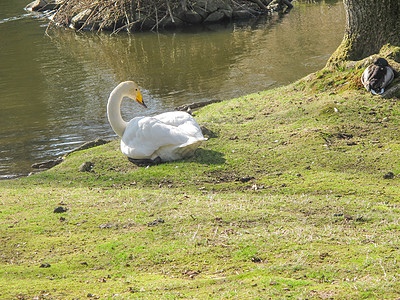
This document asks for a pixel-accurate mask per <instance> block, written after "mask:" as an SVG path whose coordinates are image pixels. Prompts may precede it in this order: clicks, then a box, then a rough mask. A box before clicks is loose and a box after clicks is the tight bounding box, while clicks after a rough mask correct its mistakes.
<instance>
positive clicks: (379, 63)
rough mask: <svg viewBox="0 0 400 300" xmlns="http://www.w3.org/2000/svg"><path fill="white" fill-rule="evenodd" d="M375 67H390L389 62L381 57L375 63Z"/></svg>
mask: <svg viewBox="0 0 400 300" xmlns="http://www.w3.org/2000/svg"><path fill="white" fill-rule="evenodd" d="M374 65H377V66H380V67H387V66H388V65H389V63H388V61H387V60H386V59H384V58H382V57H379V58H378V59H377V60H375V61H374Z"/></svg>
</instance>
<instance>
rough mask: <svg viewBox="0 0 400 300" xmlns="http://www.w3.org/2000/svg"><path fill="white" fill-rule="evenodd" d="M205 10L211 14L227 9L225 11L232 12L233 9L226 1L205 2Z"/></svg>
mask: <svg viewBox="0 0 400 300" xmlns="http://www.w3.org/2000/svg"><path fill="white" fill-rule="evenodd" d="M204 8H205V9H206V10H208V11H209V12H215V11H217V10H219V9H225V10H230V11H232V7H231V6H230V5H229V4H228V3H227V2H226V1H223V0H212V1H210V0H208V1H205V5H204Z"/></svg>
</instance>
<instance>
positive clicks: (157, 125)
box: [121, 117, 204, 159]
mask: <svg viewBox="0 0 400 300" xmlns="http://www.w3.org/2000/svg"><path fill="white" fill-rule="evenodd" d="M203 139H204V138H203ZM191 140H193V142H195V141H196V139H195V138H193V137H191V136H190V135H188V134H187V132H186V131H185V130H182V129H181V128H180V127H179V126H177V127H176V126H173V125H170V124H167V123H164V122H162V121H161V120H159V119H157V118H156V117H140V118H134V119H132V120H131V121H130V122H129V123H128V125H127V127H126V129H125V132H124V135H123V137H122V140H121V151H122V153H124V154H125V155H126V156H128V157H131V158H134V159H145V158H154V155H155V154H156V152H157V151H158V150H159V149H160V148H162V147H164V148H165V147H168V149H169V151H173V149H174V148H179V147H181V146H182V145H187V144H190V143H191ZM161 158H162V157H161ZM162 159H163V158H162Z"/></svg>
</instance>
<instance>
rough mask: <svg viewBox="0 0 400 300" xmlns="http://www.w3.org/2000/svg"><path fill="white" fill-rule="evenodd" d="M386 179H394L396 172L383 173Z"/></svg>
mask: <svg viewBox="0 0 400 300" xmlns="http://www.w3.org/2000/svg"><path fill="white" fill-rule="evenodd" d="M383 178H384V179H393V178H394V174H393V172H387V173H386V174H385V175H383Z"/></svg>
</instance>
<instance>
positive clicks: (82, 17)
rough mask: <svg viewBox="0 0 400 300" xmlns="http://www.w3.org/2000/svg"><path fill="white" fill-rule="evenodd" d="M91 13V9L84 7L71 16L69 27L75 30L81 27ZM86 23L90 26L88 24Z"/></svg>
mask: <svg viewBox="0 0 400 300" xmlns="http://www.w3.org/2000/svg"><path fill="white" fill-rule="evenodd" d="M91 13H92V10H91V9H85V10H84V11H81V12H80V13H78V14H77V15H75V16H73V17H72V19H71V22H70V27H71V28H73V29H77V30H79V29H81V28H82V26H83V25H84V24H85V22H86V20H87V19H88V18H89V16H90V14H91ZM87 25H88V26H89V27H90V25H89V24H87Z"/></svg>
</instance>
